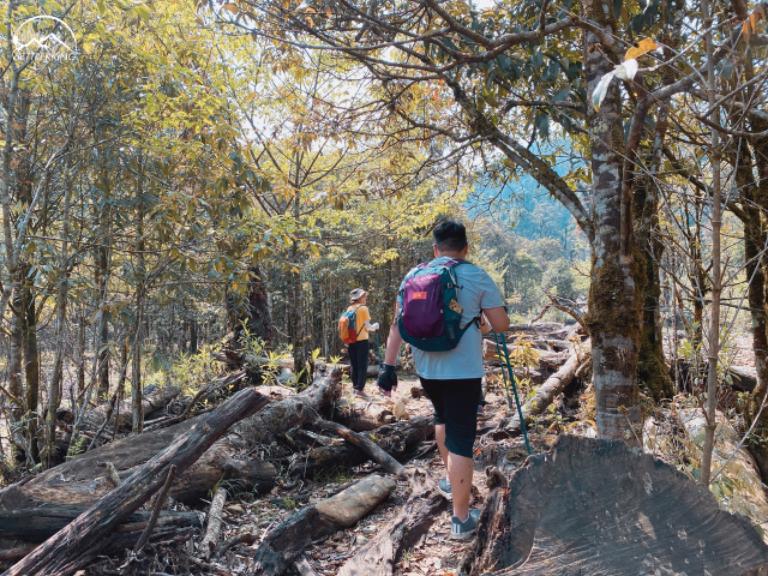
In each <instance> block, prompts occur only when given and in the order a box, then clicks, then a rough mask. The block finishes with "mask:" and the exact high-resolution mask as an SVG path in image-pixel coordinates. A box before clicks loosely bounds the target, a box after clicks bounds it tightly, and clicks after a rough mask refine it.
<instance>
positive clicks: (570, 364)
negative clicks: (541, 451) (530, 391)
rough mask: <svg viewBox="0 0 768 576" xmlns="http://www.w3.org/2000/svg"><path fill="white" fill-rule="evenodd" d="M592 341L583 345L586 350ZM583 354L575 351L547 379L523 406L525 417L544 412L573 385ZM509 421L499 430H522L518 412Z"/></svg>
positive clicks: (501, 425) (503, 422)
mask: <svg viewBox="0 0 768 576" xmlns="http://www.w3.org/2000/svg"><path fill="white" fill-rule="evenodd" d="M589 343H590V341H589V340H587V342H586V343H585V344H584V345H582V346H583V347H584V348H588V347H589V345H590V344H589ZM583 361H584V358H583V354H581V353H580V351H579V350H573V351H572V352H571V355H570V356H569V357H568V360H567V361H566V362H565V364H563V365H562V366H561V367H560V369H559V370H558V371H557V372H555V373H554V374H553V375H552V376H550V377H549V378H547V379H546V381H545V382H544V383H543V384H542V385H541V386H539V387H538V388H536V393H535V394H534V395H533V397H532V398H530V399H529V400H528V401H527V402H526V403H525V404H524V405H523V417H524V418H526V420H527V419H528V418H530V417H531V416H536V415H538V414H541V413H542V412H544V410H545V409H546V408H547V406H549V405H550V404H551V403H552V401H553V400H554V399H555V397H556V396H557V395H558V394H560V393H561V392H562V391H563V389H564V388H565V387H566V386H568V384H570V383H571V381H572V380H573V378H574V376H575V375H576V370H577V369H578V368H579V366H580V365H581V364H582V363H583ZM508 422H509V423H507V421H502V422H501V423H500V424H499V428H500V429H501V428H503V429H505V430H506V431H508V432H517V431H519V430H520V417H519V416H518V414H517V411H515V412H514V414H513V415H512V418H511V419H510V420H508Z"/></svg>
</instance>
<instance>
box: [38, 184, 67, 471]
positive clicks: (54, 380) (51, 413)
mask: <svg viewBox="0 0 768 576" xmlns="http://www.w3.org/2000/svg"><path fill="white" fill-rule="evenodd" d="M65 186H66V190H65V192H64V208H63V214H62V219H63V230H62V233H61V236H62V245H61V254H60V255H59V270H58V274H59V286H58V290H57V293H56V325H55V327H54V331H55V333H56V356H55V358H54V361H53V373H52V374H51V380H50V383H49V386H48V414H47V422H46V424H47V433H46V450H45V454H46V466H48V467H49V468H50V467H51V466H52V465H53V463H54V444H55V441H56V411H57V410H58V409H59V404H61V388H62V381H63V374H64V345H65V339H64V331H65V328H66V326H65V324H66V320H67V297H68V294H69V272H70V264H69V228H70V222H69V210H70V202H71V198H72V186H73V184H72V181H71V178H70V177H69V176H67V181H66V184H65Z"/></svg>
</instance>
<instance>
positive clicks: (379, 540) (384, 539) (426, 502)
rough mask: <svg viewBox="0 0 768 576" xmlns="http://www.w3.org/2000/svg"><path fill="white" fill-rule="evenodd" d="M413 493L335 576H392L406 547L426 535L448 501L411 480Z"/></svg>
mask: <svg viewBox="0 0 768 576" xmlns="http://www.w3.org/2000/svg"><path fill="white" fill-rule="evenodd" d="M412 486H414V489H413V490H414V491H413V493H412V494H411V496H410V497H409V498H408V501H407V502H406V504H405V506H404V507H403V510H402V511H401V512H400V513H399V514H398V515H397V517H396V518H395V519H394V520H393V521H392V522H390V523H388V524H386V525H385V526H384V528H383V529H381V530H380V531H379V533H378V534H377V535H376V536H375V537H374V538H372V539H371V540H370V541H369V542H368V543H366V544H365V545H364V546H363V547H362V548H361V549H360V550H358V551H357V552H356V553H355V555H354V556H352V557H351V558H350V559H349V560H347V561H346V562H345V563H344V564H343V565H342V567H341V569H340V570H339V572H338V573H337V576H392V574H394V571H395V566H396V565H397V563H398V562H399V561H400V558H402V556H403V554H404V553H405V552H406V550H408V549H409V548H411V547H413V546H414V545H415V544H416V543H417V542H418V541H419V539H420V538H421V537H422V536H424V534H426V533H427V531H428V530H429V528H430V527H431V526H432V524H433V523H434V521H435V517H436V516H437V515H438V514H439V513H440V512H442V511H443V510H444V509H445V508H446V507H447V504H448V501H447V500H446V499H445V498H444V497H443V496H441V495H440V494H439V493H438V492H437V491H436V490H435V489H434V488H430V489H427V488H425V487H424V484H423V481H422V482H418V483H416V482H414V481H413V480H412Z"/></svg>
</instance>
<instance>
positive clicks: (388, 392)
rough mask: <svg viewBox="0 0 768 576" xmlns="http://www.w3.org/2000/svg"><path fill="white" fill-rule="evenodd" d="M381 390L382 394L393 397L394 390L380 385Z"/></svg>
mask: <svg viewBox="0 0 768 576" xmlns="http://www.w3.org/2000/svg"><path fill="white" fill-rule="evenodd" d="M379 392H381V395H382V396H384V397H386V398H392V390H385V389H384V388H382V387H381V386H379Z"/></svg>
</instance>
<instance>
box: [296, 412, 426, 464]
mask: <svg viewBox="0 0 768 576" xmlns="http://www.w3.org/2000/svg"><path fill="white" fill-rule="evenodd" d="M433 435H434V422H433V420H432V418H430V417H426V416H421V417H418V418H413V419H412V420H408V421H403V422H396V423H394V424H389V425H386V426H382V427H380V428H378V429H377V430H376V431H375V432H372V433H370V434H369V435H368V436H367V437H368V438H369V439H371V440H373V441H374V442H376V444H377V445H378V446H379V447H380V448H381V449H382V450H384V451H385V452H386V453H387V454H389V455H390V456H392V457H394V458H396V459H398V460H400V461H405V460H407V459H408V458H409V457H410V456H411V455H413V453H414V452H415V451H416V450H417V449H418V448H419V447H420V446H421V445H422V443H423V442H424V441H426V440H429V439H431V438H432V437H433ZM367 459H368V456H367V455H366V454H365V453H363V452H361V451H360V450H359V449H358V448H356V447H355V446H353V445H351V444H347V443H344V444H340V445H333V444H332V445H328V446H317V447H314V448H311V449H310V450H309V451H308V452H307V453H306V455H305V456H302V457H301V458H297V459H296V460H294V462H293V463H292V464H291V467H290V473H291V474H294V475H298V476H301V477H311V476H313V475H314V474H317V473H318V472H323V471H326V472H327V471H328V470H334V469H343V470H348V469H350V468H351V467H353V466H357V465H358V464H362V463H363V462H365V461H366V460H367Z"/></svg>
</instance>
